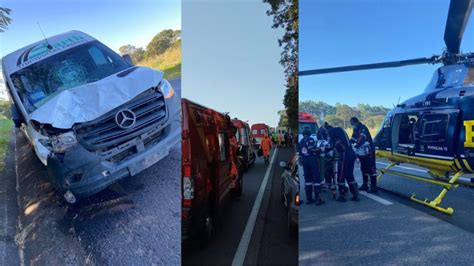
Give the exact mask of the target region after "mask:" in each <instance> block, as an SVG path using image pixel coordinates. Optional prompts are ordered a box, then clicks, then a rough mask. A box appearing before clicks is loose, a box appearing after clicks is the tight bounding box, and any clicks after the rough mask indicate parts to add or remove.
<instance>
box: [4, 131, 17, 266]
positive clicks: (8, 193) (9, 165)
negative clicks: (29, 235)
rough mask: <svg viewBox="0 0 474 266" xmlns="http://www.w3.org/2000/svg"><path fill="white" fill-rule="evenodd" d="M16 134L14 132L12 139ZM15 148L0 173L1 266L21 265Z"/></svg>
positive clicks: (10, 145)
mask: <svg viewBox="0 0 474 266" xmlns="http://www.w3.org/2000/svg"><path fill="white" fill-rule="evenodd" d="M14 137H15V136H14V133H13V130H12V134H11V139H13V138H14ZM15 176H16V175H15V146H14V143H13V141H10V143H9V144H8V149H7V152H6V157H5V169H4V171H3V172H1V173H0V252H1V253H0V264H1V265H19V264H20V259H19V255H18V248H17V246H16V245H15V235H16V225H17V211H18V208H17V207H18V205H17V193H16V179H15Z"/></svg>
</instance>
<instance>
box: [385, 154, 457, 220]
mask: <svg viewBox="0 0 474 266" xmlns="http://www.w3.org/2000/svg"><path fill="white" fill-rule="evenodd" d="M398 164H399V163H395V162H392V163H391V164H389V165H388V166H387V167H385V168H384V169H381V170H380V172H381V173H380V174H379V175H378V176H377V181H378V180H380V178H381V177H382V176H383V175H384V174H386V173H389V174H394V175H398V176H401V177H406V178H411V179H415V180H419V181H423V182H428V183H431V184H434V185H438V186H442V187H443V189H442V190H441V192H440V193H439V194H438V196H437V197H436V198H435V199H434V200H431V201H430V200H428V199H427V198H426V199H424V200H420V199H418V198H416V196H415V194H412V195H411V196H410V199H411V200H412V201H413V202H416V203H418V204H421V205H425V206H427V207H429V208H432V209H435V210H437V211H439V212H442V213H444V214H448V215H453V213H454V209H453V208H452V207H448V208H443V207H440V206H439V205H440V204H441V202H442V200H443V198H444V197H445V196H446V194H447V193H448V191H449V190H450V189H451V188H458V187H459V184H457V183H456V181H457V180H458V179H459V178H460V177H461V176H462V175H464V172H463V171H462V170H460V171H458V172H457V173H456V174H455V175H454V176H453V177H451V178H449V179H448V180H447V182H444V181H439V180H433V179H430V178H426V177H421V176H417V175H411V174H407V173H402V172H398V171H393V170H390V168H392V167H394V166H396V165H398Z"/></svg>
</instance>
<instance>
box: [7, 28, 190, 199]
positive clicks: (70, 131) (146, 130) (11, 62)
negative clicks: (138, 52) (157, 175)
mask: <svg viewBox="0 0 474 266" xmlns="http://www.w3.org/2000/svg"><path fill="white" fill-rule="evenodd" d="M48 40H49V43H48V44H45V43H41V42H39V43H36V44H33V45H31V46H29V47H25V48H24V49H20V50H19V51H17V52H14V53H12V54H10V55H7V56H6V57H5V58H4V59H3V60H2V64H3V72H4V73H3V74H4V76H5V80H6V81H7V88H8V91H9V94H10V97H11V99H12V100H13V105H12V117H13V120H14V122H15V125H17V126H19V127H21V129H22V131H23V133H24V134H25V136H26V137H27V139H28V140H29V142H30V144H31V145H32V146H33V148H34V151H35V154H36V155H37V157H38V158H39V160H40V161H41V162H42V163H43V164H44V165H45V166H46V168H47V172H48V176H49V178H50V181H51V183H52V184H53V186H54V187H55V188H56V189H57V190H58V191H60V192H61V193H63V195H64V197H65V199H66V200H67V201H68V202H70V203H74V202H75V201H76V200H77V198H83V197H87V196H90V195H92V194H95V193H97V192H99V191H101V190H103V189H104V188H106V187H107V186H109V185H110V184H112V183H114V182H116V181H117V180H119V179H121V178H124V177H127V176H133V175H136V174H138V173H139V172H141V171H143V170H144V169H146V168H148V167H150V166H151V165H153V164H155V163H156V162H158V161H160V160H161V159H163V158H164V157H166V156H167V155H168V153H169V151H170V149H171V148H172V147H173V146H175V145H176V144H177V143H179V141H180V134H181V130H180V103H179V99H178V96H176V95H175V94H174V89H173V88H172V86H171V84H170V83H169V82H168V81H167V80H165V79H163V73H162V72H160V71H155V70H153V69H149V68H145V67H136V66H133V65H132V64H131V63H130V62H128V61H127V60H125V59H123V58H122V57H120V56H119V55H117V54H115V53H114V52H113V51H112V50H110V49H109V48H107V47H106V46H105V45H103V44H101V43H99V42H98V41H97V40H95V39H93V38H92V37H90V36H88V35H86V34H84V33H82V32H77V31H72V32H68V33H65V34H61V35H58V36H54V37H51V38H49V39H48ZM50 43H51V44H50ZM44 46H46V48H44ZM48 46H49V47H48Z"/></svg>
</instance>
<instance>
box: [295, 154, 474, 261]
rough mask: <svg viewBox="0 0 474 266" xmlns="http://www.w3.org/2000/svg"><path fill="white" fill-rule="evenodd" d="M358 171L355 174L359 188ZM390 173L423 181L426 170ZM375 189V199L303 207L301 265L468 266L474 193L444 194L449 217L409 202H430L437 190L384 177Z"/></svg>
mask: <svg viewBox="0 0 474 266" xmlns="http://www.w3.org/2000/svg"><path fill="white" fill-rule="evenodd" d="M386 165H387V162H386V161H383V160H379V161H378V162H377V166H378V167H379V168H382V167H385V166H386ZM358 167H359V165H357V164H356V172H355V174H356V178H357V179H358V182H359V183H360V182H361V174H360V171H359V170H358V169H357V168H358ZM393 170H397V171H402V172H405V173H412V174H417V175H421V176H425V177H427V174H426V171H425V170H424V169H421V168H419V167H416V166H412V165H401V166H397V167H395V168H393ZM466 178H467V179H469V178H470V176H466ZM379 185H380V186H381V187H382V188H383V190H382V191H380V192H379V193H378V194H377V195H376V196H375V197H373V196H371V195H369V196H368V194H363V195H362V196H361V201H360V202H351V201H348V202H346V203H340V202H336V201H334V200H333V199H332V197H331V196H330V195H329V193H326V194H325V195H324V197H325V200H326V204H325V205H323V206H320V207H317V206H314V205H311V206H310V205H304V206H302V207H301V208H300V233H299V234H300V239H299V261H300V264H302V265H307V264H313V263H321V264H328V265H336V264H343V265H346V264H350V265H360V264H369V265H381V264H408V265H413V264H416V265H418V264H440V263H444V264H459V265H472V263H473V262H474V254H473V253H472V252H470V250H472V249H473V248H474V219H473V217H474V209H473V208H472V201H473V200H474V189H470V188H466V187H459V188H457V189H452V190H450V191H449V192H448V194H447V196H446V197H445V199H444V200H443V202H442V204H441V206H444V207H453V208H454V214H453V215H452V216H448V215H446V214H442V213H440V212H437V211H435V210H432V209H430V208H427V207H424V206H421V205H418V204H415V203H414V202H412V201H411V200H409V198H408V197H409V196H411V195H412V194H416V196H417V197H418V198H421V199H425V198H428V199H433V198H434V197H435V196H436V195H437V194H438V193H439V192H440V191H441V188H440V187H439V186H436V185H432V184H428V183H424V182H420V181H417V180H411V179H405V178H402V177H398V176H394V175H391V174H387V175H384V176H383V177H382V179H381V180H380V184H379ZM321 240H322V241H321Z"/></svg>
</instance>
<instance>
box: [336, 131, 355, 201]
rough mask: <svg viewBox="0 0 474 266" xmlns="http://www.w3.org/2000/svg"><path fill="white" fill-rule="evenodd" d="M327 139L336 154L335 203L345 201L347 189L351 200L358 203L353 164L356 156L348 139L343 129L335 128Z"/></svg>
mask: <svg viewBox="0 0 474 266" xmlns="http://www.w3.org/2000/svg"><path fill="white" fill-rule="evenodd" d="M329 137H330V139H331V142H332V145H333V147H334V149H335V151H336V152H337V153H338V163H337V186H338V190H339V197H338V198H337V201H342V202H344V201H346V194H347V187H346V184H345V183H346V182H347V183H348V185H349V190H350V192H351V194H352V198H351V200H353V201H359V188H358V186H357V182H356V181H355V178H354V164H355V160H356V156H355V153H354V150H353V149H352V146H351V143H350V142H349V137H348V136H347V134H346V132H345V131H344V129H342V128H340V127H335V128H332V129H330V130H329Z"/></svg>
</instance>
